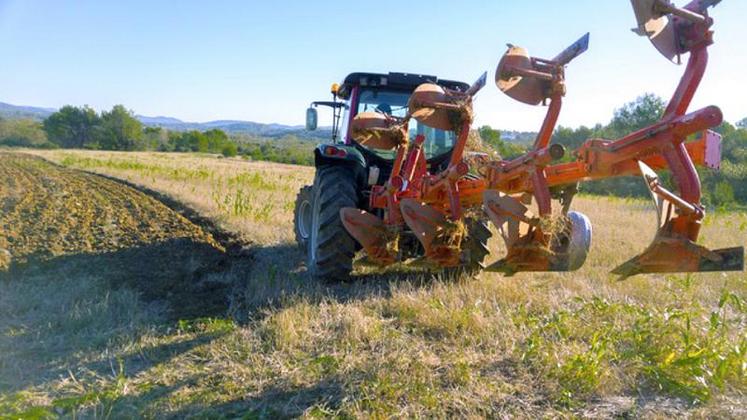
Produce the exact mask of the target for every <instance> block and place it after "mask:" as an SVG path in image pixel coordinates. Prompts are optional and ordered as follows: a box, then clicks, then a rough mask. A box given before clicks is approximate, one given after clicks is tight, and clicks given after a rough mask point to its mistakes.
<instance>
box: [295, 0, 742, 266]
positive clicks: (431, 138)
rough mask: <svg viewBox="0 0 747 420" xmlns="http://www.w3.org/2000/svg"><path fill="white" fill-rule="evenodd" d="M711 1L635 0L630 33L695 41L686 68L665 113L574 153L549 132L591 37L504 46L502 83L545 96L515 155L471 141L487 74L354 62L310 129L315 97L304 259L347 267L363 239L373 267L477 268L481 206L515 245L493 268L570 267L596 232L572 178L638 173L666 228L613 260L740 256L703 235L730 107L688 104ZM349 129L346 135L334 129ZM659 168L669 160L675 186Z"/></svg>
mask: <svg viewBox="0 0 747 420" xmlns="http://www.w3.org/2000/svg"><path fill="white" fill-rule="evenodd" d="M717 3H719V0H695V1H692V2H691V3H689V4H688V5H686V6H685V7H684V8H678V7H676V6H675V5H673V4H672V3H670V2H668V1H665V0H632V5H633V8H634V11H635V15H636V19H637V22H638V26H637V28H636V29H634V31H635V32H636V33H638V34H640V35H642V36H646V37H648V38H650V40H651V42H652V43H653V44H654V46H655V47H656V48H657V49H658V50H659V51H660V52H661V53H662V54H663V55H664V56H665V57H666V58H667V59H669V60H672V61H674V62H675V63H680V62H681V57H682V56H683V55H686V54H689V58H688V61H687V64H686V67H685V71H684V75H683V76H682V78H681V80H680V82H679V84H678V86H677V89H676V90H675V92H674V94H673V95H672V98H671V100H670V101H669V104H668V106H667V108H666V111H665V112H664V114H663V116H662V117H661V119H660V120H659V121H658V122H656V123H654V124H652V125H651V126H649V127H645V128H643V129H641V130H638V131H636V132H634V133H630V134H628V135H627V136H625V137H623V138H620V139H613V140H608V139H596V138H593V139H589V140H587V141H586V142H585V143H584V144H583V145H582V146H581V147H580V148H579V149H578V150H576V151H574V152H573V155H572V157H571V159H570V160H569V159H565V160H564V161H562V160H563V158H564V157H566V155H567V153H566V150H565V148H564V147H563V146H562V145H559V144H550V141H551V137H552V134H553V132H554V129H555V126H556V123H557V121H558V117H559V115H560V112H561V108H562V103H563V97H564V96H565V93H566V85H565V69H566V66H567V65H568V64H569V63H570V62H571V61H572V60H574V59H575V58H576V57H578V56H579V55H581V54H582V53H583V52H585V51H586V50H587V48H588V45H589V35H588V34H586V35H585V36H583V37H582V38H581V39H579V40H578V41H576V42H575V43H574V44H572V45H571V46H570V47H568V48H567V49H565V50H564V51H563V52H561V53H560V54H558V55H557V56H555V57H554V58H553V59H542V58H537V57H532V56H530V55H529V53H528V52H527V50H525V49H524V48H521V47H518V46H514V45H509V48H508V51H507V52H506V53H505V54H504V56H503V57H502V59H501V60H500V63H499V65H498V68H497V70H496V73H495V83H496V85H497V87H498V88H499V89H500V90H501V91H502V92H504V93H505V94H506V95H508V96H509V97H511V98H513V99H515V100H517V101H520V102H523V103H525V104H529V105H540V104H543V105H546V106H547V113H546V116H545V118H544V121H543V122H542V126H541V128H540V130H539V133H538V135H537V138H536V140H535V142H534V144H533V146H532V148H531V149H530V150H529V151H528V152H526V153H525V154H524V155H522V156H520V157H518V158H515V159H510V160H505V159H498V160H496V159H491V158H490V157H489V156H488V155H485V154H479V153H472V152H466V151H465V148H466V146H467V142H468V138H469V130H470V126H471V124H472V121H473V112H472V101H473V98H474V96H475V95H476V94H477V93H478V92H479V91H480V90H481V89H482V87H484V85H485V82H486V74H483V76H482V77H481V78H480V79H478V81H477V82H475V83H474V84H473V85H471V86H468V85H466V84H463V83H459V82H453V81H446V80H439V79H438V78H436V77H434V76H421V75H408V74H402V73H389V74H388V75H377V74H368V73H353V74H351V75H350V76H348V78H346V80H345V82H344V83H343V85H342V87H339V86H337V85H334V86H333V89H332V93H333V99H334V100H333V101H332V102H315V103H313V104H312V106H313V107H312V108H310V109H309V110H307V127H308V128H309V129H313V128H315V125H316V111H315V107H317V106H330V107H332V109H333V115H334V118H335V124H334V130H333V137H334V143H333V144H331V145H321V146H319V147H318V148H317V150H316V164H317V179H316V181H315V183H314V186H313V187H306V188H305V189H304V190H303V192H304V193H303V194H299V202H298V203H297V204H296V208H297V209H306V210H308V211H307V212H305V213H303V214H301V213H300V212H298V211H297V216H296V232H297V237H298V241H299V243H300V244H302V246H304V247H306V249H307V255H308V256H309V258H308V261H307V262H308V265H309V269H310V271H311V272H312V273H314V274H317V275H318V276H320V277H327V278H333V279H343V278H344V277H346V276H347V274H348V273H349V272H350V271H351V270H352V260H353V258H354V255H355V253H356V252H357V251H358V250H359V249H361V248H362V249H363V250H364V251H365V254H366V257H367V259H368V260H369V262H371V263H374V264H377V265H379V266H388V265H391V264H394V263H398V262H406V261H408V262H416V261H417V262H421V263H422V262H425V263H427V265H428V266H430V267H437V268H446V269H448V268H455V269H462V270H466V271H470V272H473V271H476V270H479V269H482V268H483V260H484V258H485V257H486V256H487V255H488V253H489V250H488V248H487V241H488V239H489V238H490V236H491V233H490V230H489V228H488V224H487V223H488V221H489V222H492V224H493V225H494V226H495V228H496V230H497V231H498V233H499V234H500V236H501V237H502V239H503V240H504V242H505V245H506V250H507V253H506V255H505V256H504V257H503V258H501V259H499V260H498V261H497V262H495V263H493V264H492V265H490V266H489V267H488V268H487V269H488V270H490V271H500V272H503V273H506V274H508V275H512V274H514V273H518V272H524V271H573V270H577V269H579V268H580V267H582V266H583V264H584V262H585V260H586V257H587V255H588V252H589V250H590V247H591V237H592V228H591V222H590V220H589V219H588V217H586V216H585V215H583V214H581V213H579V212H576V211H573V210H571V208H572V200H573V197H574V195H575V194H576V193H577V191H578V185H579V183H582V182H585V181H589V180H596V179H605V178H611V177H619V176H631V175H640V176H642V178H643V182H645V185H646V186H647V187H648V189H649V190H650V192H651V197H652V198H653V201H654V205H655V209H656V214H657V217H658V225H657V227H658V230H657V233H656V235H655V238H654V240H653V242H652V244H651V245H650V246H649V247H648V248H647V249H645V250H644V251H643V252H642V253H641V254H640V255H638V256H636V257H634V258H632V259H630V260H629V261H627V262H625V263H623V264H621V265H620V266H619V267H617V268H615V269H614V270H613V273H615V274H617V275H620V276H621V277H622V278H625V277H628V276H632V275H636V274H641V273H669V272H700V271H733V270H743V267H744V249H743V248H741V247H739V248H728V249H719V250H709V249H707V248H705V247H703V246H702V245H699V244H697V240H698V236H699V231H700V226H701V222H702V220H703V218H704V217H705V209H704V207H703V205H702V204H701V190H700V180H699V178H698V173H697V171H696V169H695V167H696V165H699V166H706V167H709V168H718V167H719V162H720V140H721V138H720V136H719V135H718V134H716V133H714V132H712V131H710V129H712V128H714V127H717V126H718V125H719V124H721V122H722V119H723V117H722V114H721V111H720V110H719V108H718V107H715V106H710V107H706V108H703V109H700V110H696V111H691V112H690V111H688V109H689V106H690V102H691V101H692V98H693V96H694V94H695V92H696V91H697V89H698V86H699V84H700V81H701V79H702V77H703V74H704V73H705V70H706V66H707V62H708V47H709V46H710V45H711V44H712V43H713V38H712V35H713V33H712V31H711V27H712V25H713V19H712V18H711V17H710V16H709V15H708V9H709V8H710V7H712V6H714V5H715V4H717ZM340 99H342V101H340ZM342 114H344V116H343V122H342V124H339V121H340V118H341V116H342ZM340 135H341V136H342V137H343V140H344V142H338V141H337V137H338V136H340ZM561 161H562V162H561ZM656 170H668V171H670V173H671V179H672V183H673V184H674V189H673V190H670V189H667V188H666V187H665V186H664V185H663V184H662V182H661V181H660V178H659V176H658V175H657V172H656ZM330 173H334V174H335V176H336V177H337V178H340V177H341V178H343V179H336V180H335V179H330V178H329V176H328V174H330ZM325 186H326V188H335V189H337V191H336V192H330V191H324V190H323V188H325ZM335 197H337V198H336V199H335ZM554 202H555V203H556V206H553V203H554ZM554 207H556V209H555V210H554ZM309 212H310V213H311V215H309ZM315 212H316V213H315ZM317 213H318V214H317ZM535 213H536V214H535ZM299 232H301V233H303V232H308V234H306V235H305V236H304V235H300V236H299ZM330 261H332V262H333V263H334V264H332V266H333V267H332V269H330V267H331V265H330V264H331V263H330Z"/></svg>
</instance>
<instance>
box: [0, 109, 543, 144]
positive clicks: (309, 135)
mask: <svg viewBox="0 0 747 420" xmlns="http://www.w3.org/2000/svg"><path fill="white" fill-rule="evenodd" d="M55 111H57V110H56V109H54V108H39V107H33V106H18V105H11V104H7V103H3V102H0V117H3V118H9V119H15V118H31V119H34V120H39V121H41V120H43V119H45V118H47V117H48V116H49V115H50V114H52V113H53V112H55ZM135 118H137V119H138V120H140V122H141V123H143V124H144V125H146V126H149V127H162V128H165V129H167V130H173V131H188V130H200V131H205V130H211V129H214V128H217V129H220V130H223V131H225V132H226V133H229V134H244V135H249V136H256V137H269V138H280V137H285V136H296V137H299V138H302V139H308V140H315V141H320V140H322V139H325V140H326V139H329V138H331V137H332V130H331V128H330V127H319V129H318V130H317V131H313V132H309V131H306V130H305V128H304V126H302V125H283V124H272V123H271V124H264V123H258V122H253V121H241V120H216V121H208V122H203V123H196V122H187V121H182V120H180V119H178V118H173V117H165V116H157V117H148V116H145V115H136V116H135ZM500 132H501V138H502V139H503V140H505V141H508V142H511V143H516V144H524V145H526V144H532V143H534V139H535V137H536V136H537V133H535V132H522V131H511V130H500Z"/></svg>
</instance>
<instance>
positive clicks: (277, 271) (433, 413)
mask: <svg viewBox="0 0 747 420" xmlns="http://www.w3.org/2000/svg"><path fill="white" fill-rule="evenodd" d="M0 172H1V173H2V177H0V205H2V214H0V229H2V231H0V248H1V249H0V418H3V416H7V417H8V418H17V417H27V418H46V417H58V416H64V417H113V418H119V417H146V418H156V417H157V418H161V417H174V418H183V417H200V418H203V417H209V418H213V417H219V418H220V417H227V418H234V417H242V416H243V417H245V418H277V417H294V416H303V417H330V416H332V417H334V416H339V417H364V418H368V417H377V418H383V417H400V416H408V417H468V416H479V417H481V416H489V417H573V416H580V417H684V416H694V417H715V418H744V417H746V416H747V408H746V407H747V397H745V392H747V329H746V328H747V277H746V275H745V273H729V274H722V273H712V274H698V275H668V276H656V275H650V276H639V277H634V278H630V279H627V280H625V281H618V280H617V278H615V277H614V276H612V275H610V274H608V272H609V270H611V269H612V268H613V267H615V266H616V265H618V264H619V263H621V262H623V261H625V260H627V259H628V258H629V257H632V256H633V255H635V254H636V253H638V252H640V251H641V250H643V249H644V248H645V247H646V245H647V244H648V242H649V241H650V239H651V238H652V236H653V234H654V231H655V224H656V221H655V215H654V213H653V210H652V209H651V206H650V204H649V203H647V202H644V201H637V200H624V199H613V198H599V197H581V198H579V199H578V200H577V201H576V202H575V203H574V208H575V209H576V210H578V211H581V212H584V213H585V214H587V215H588V216H589V217H590V218H591V220H592V222H593V223H594V242H593V245H592V251H591V254H590V256H589V259H588V260H587V263H586V265H585V267H584V268H583V269H581V270H580V271H578V272H575V273H564V274H551V273H542V274H520V275H516V276H514V277H504V276H501V275H498V274H490V273H483V274H482V275H480V276H479V277H478V278H462V279H445V278H440V277H439V276H434V275H429V274H427V273H424V272H419V271H417V270H412V269H407V268H404V267H395V268H392V269H389V270H387V271H386V272H377V271H373V270H371V269H370V268H366V267H361V268H360V269H359V270H358V272H357V273H356V276H355V278H354V279H353V281H351V282H349V283H346V284H325V283H320V282H313V281H310V280H309V279H308V278H307V276H306V275H305V268H304V266H303V256H302V253H301V252H300V251H299V250H298V249H297V247H296V245H295V243H294V242H293V228H292V213H293V203H294V200H295V194H296V192H297V191H298V189H299V188H300V187H301V186H302V185H306V184H308V183H310V182H311V180H312V177H313V168H309V167H302V166H293V165H283V164H275V163H266V162H254V161H246V160H243V159H238V158H219V157H217V156H214V155H197V154H177V153H168V154H166V153H148V152H135V153H133V152H98V151H72V150H52V151H26V152H23V153H21V152H0ZM702 241H703V242H704V243H705V244H706V245H707V246H709V247H712V248H718V247H727V246H738V245H747V214H745V213H711V214H709V215H708V217H707V219H706V222H705V225H704V227H703V234H702ZM492 249H493V256H492V257H491V262H492V261H493V260H495V259H498V258H499V257H500V256H501V255H502V252H503V250H502V245H501V244H500V243H499V242H498V241H494V242H493V244H492Z"/></svg>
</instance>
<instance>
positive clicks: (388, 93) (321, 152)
mask: <svg viewBox="0 0 747 420" xmlns="http://www.w3.org/2000/svg"><path fill="white" fill-rule="evenodd" d="M423 83H435V84H438V85H439V86H441V87H444V88H446V89H449V90H455V91H459V92H465V91H467V89H469V85H468V84H466V83H462V82H456V81H451V80H440V79H439V78H438V77H436V76H426V75H417V74H407V73H388V74H378V73H351V74H349V75H348V76H347V77H346V78H345V80H344V81H343V82H342V84H340V85H338V84H334V85H332V89H331V93H332V101H318V102H312V104H311V106H310V107H309V109H307V111H306V129H307V130H315V129H316V125H317V112H316V108H317V107H319V106H325V107H330V108H332V111H333V118H332V143H331V144H327V145H321V146H320V147H319V148H317V153H316V162H317V166H319V164H320V163H321V164H324V163H328V162H329V160H330V159H338V160H339V159H353V160H359V159H360V160H361V162H360V163H362V164H363V166H364V167H368V166H371V165H375V166H376V167H377V168H380V169H382V175H383V176H381V177H379V180H381V181H383V180H384V179H386V177H385V175H386V172H387V171H386V169H388V168H387V166H391V162H392V160H393V159H394V151H393V150H387V149H380V148H373V147H368V146H364V145H362V144H359V143H358V142H356V141H355V140H354V139H353V136H352V127H351V121H352V120H353V118H355V116H356V115H358V114H361V113H364V112H373V113H379V114H383V115H386V116H389V117H394V118H404V117H405V116H406V115H407V113H408V101H409V99H410V95H411V94H412V93H413V91H414V90H415V89H416V88H417V87H418V86H420V85H422V84H423ZM418 135H423V136H424V137H425V142H424V143H423V150H424V152H425V156H426V158H427V159H428V162H429V164H431V165H435V166H439V164H440V162H445V161H447V160H448V157H449V154H450V152H451V151H452V149H453V147H454V144H455V143H456V134H455V132H454V131H448V130H440V129H437V128H432V127H428V126H426V125H423V124H420V123H418V122H417V121H416V120H412V121H411V123H410V124H409V126H408V133H407V137H408V139H407V140H408V141H410V142H411V141H413V140H414V139H415V138H416V137H417V136H418ZM351 155H352V156H351Z"/></svg>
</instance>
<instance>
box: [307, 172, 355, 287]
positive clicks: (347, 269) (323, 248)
mask: <svg viewBox="0 0 747 420" xmlns="http://www.w3.org/2000/svg"><path fill="white" fill-rule="evenodd" d="M345 207H353V208H357V207H358V191H357V188H356V182H355V176H354V174H353V172H352V171H351V170H350V169H348V168H346V167H344V166H324V167H320V168H318V169H317V173H316V178H315V180H314V188H313V199H312V216H311V232H310V235H309V240H308V251H307V268H308V270H309V273H310V274H311V276H312V277H313V278H315V279H319V280H326V281H345V280H347V279H348V278H349V276H350V273H351V272H352V271H353V258H354V257H355V251H356V242H355V240H354V239H353V238H352V237H351V236H350V234H348V232H347V230H345V227H344V226H343V224H342V219H341V218H340V209H343V208H345Z"/></svg>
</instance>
